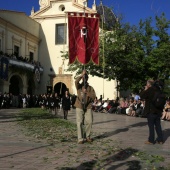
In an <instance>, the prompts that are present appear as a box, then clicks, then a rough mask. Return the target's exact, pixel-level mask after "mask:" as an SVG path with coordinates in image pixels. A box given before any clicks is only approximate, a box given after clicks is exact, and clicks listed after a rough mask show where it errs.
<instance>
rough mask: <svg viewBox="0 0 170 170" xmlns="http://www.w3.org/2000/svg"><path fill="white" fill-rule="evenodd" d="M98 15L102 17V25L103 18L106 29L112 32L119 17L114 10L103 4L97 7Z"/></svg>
mask: <svg viewBox="0 0 170 170" xmlns="http://www.w3.org/2000/svg"><path fill="white" fill-rule="evenodd" d="M97 13H98V14H99V15H100V23H102V17H103V22H104V29H105V30H108V31H109V30H112V28H113V26H114V25H115V23H116V21H117V17H116V15H115V14H114V12H113V10H112V9H111V8H109V7H107V6H105V5H103V4H102V2H101V3H100V5H99V6H97Z"/></svg>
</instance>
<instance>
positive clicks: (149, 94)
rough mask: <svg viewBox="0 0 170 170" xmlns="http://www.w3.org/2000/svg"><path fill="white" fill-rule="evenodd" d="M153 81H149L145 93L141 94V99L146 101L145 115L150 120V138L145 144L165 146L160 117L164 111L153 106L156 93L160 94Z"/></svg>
mask: <svg viewBox="0 0 170 170" xmlns="http://www.w3.org/2000/svg"><path fill="white" fill-rule="evenodd" d="M154 83H155V82H154V81H153V80H148V81H147V84H146V86H145V89H144V91H142V92H141V94H140V97H141V98H142V99H144V100H145V108H144V114H145V115H146V117H147V120H148V127H149V138H148V141H146V142H145V144H154V143H155V142H156V143H158V144H163V135H162V128H161V121H160V117H161V115H162V110H159V109H157V108H156V107H155V106H154V105H153V104H152V101H153V98H154V96H155V93H157V92H159V90H160V88H159V86H155V85H154ZM155 130H156V133H157V139H156V141H155Z"/></svg>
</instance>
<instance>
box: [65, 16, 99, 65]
mask: <svg viewBox="0 0 170 170" xmlns="http://www.w3.org/2000/svg"><path fill="white" fill-rule="evenodd" d="M68 27H69V63H70V64H72V63H73V62H75V61H76V59H77V60H78V61H79V62H80V63H82V64H87V63H89V62H90V61H91V60H92V62H94V63H95V64H99V15H98V14H85V15H84V14H83V13H68Z"/></svg>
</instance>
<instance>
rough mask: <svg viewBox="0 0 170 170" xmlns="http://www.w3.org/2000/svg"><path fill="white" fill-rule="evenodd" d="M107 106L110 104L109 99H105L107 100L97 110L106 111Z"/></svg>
mask: <svg viewBox="0 0 170 170" xmlns="http://www.w3.org/2000/svg"><path fill="white" fill-rule="evenodd" d="M107 106H108V101H107V100H105V101H103V103H102V105H101V106H100V107H99V109H98V110H97V111H98V112H104V110H106V108H107Z"/></svg>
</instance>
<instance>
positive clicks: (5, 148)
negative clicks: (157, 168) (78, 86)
mask: <svg viewBox="0 0 170 170" xmlns="http://www.w3.org/2000/svg"><path fill="white" fill-rule="evenodd" d="M16 113H18V109H6V110H5V109H3V110H0V170H9V169H12V170H55V169H63V170H64V169H80V170H82V169H99V170H100V169H110V170H112V169H113V170H114V169H116V170H126V169H129V170H130V169H133V168H130V165H129V164H130V163H136V164H137V165H136V166H137V168H136V169H138V170H140V169H144V166H140V165H139V164H140V161H139V158H137V157H135V156H134V155H133V151H139V153H146V154H148V155H159V156H163V157H164V158H165V161H164V163H163V165H166V166H169V165H168V164H169V162H170V122H169V121H163V122H162V128H163V132H164V139H165V143H164V144H163V145H158V144H155V145H145V144H144V142H145V141H146V140H147V137H148V126H147V121H146V119H145V118H139V117H129V116H125V115H117V114H106V113H94V124H93V136H92V137H93V138H94V142H93V144H83V145H78V144H77V141H76V139H75V142H74V143H73V142H72V143H69V144H68V143H58V144H57V145H54V146H53V145H51V144H49V143H48V142H47V141H46V140H36V139H34V137H31V136H26V135H25V134H24V133H22V130H21V128H22V127H21V126H19V125H18V120H17V119H16V118H15V114H16ZM59 114H60V116H62V113H61V112H60V113H59ZM68 121H71V122H74V123H75V122H76V118H75V110H74V109H72V110H71V111H70V112H69V116H68ZM101 141H102V142H103V143H102V142H101ZM105 145H106V147H107V148H108V147H110V151H109V153H110V154H109V155H104V153H106V152H105V150H104V149H105ZM100 147H101V148H102V151H101V157H100V153H99V152H100ZM94 148H96V150H95V149H94ZM116 148H122V150H120V151H119V153H116V151H115V150H116ZM73 150H74V152H73ZM113 150H114V151H113ZM96 152H98V153H96ZM107 154H108V152H107ZM123 154H126V156H124V157H122V155H123ZM96 155H97V156H96ZM119 157H120V159H118V158H119ZM113 158H114V159H113ZM115 158H117V159H115ZM98 159H100V161H101V164H99V163H98V165H96V164H95V163H96V162H97V160H98ZM109 160H112V161H111V162H109ZM113 160H114V161H113ZM144 161H147V160H144ZM144 161H143V162H144ZM128 163H129V164H128ZM94 164H95V166H93V165H94ZM84 165H87V166H86V167H88V168H84ZM169 167H170V166H169ZM134 169H135V168H134ZM145 169H146V168H145Z"/></svg>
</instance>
